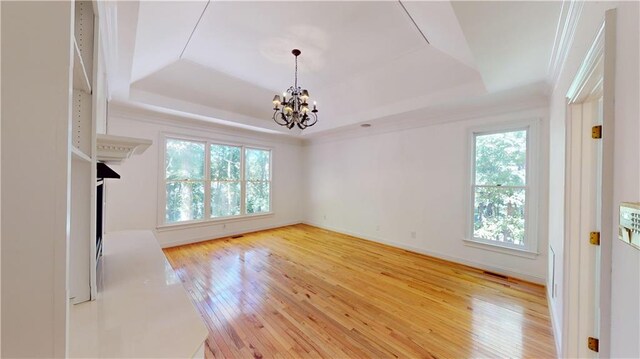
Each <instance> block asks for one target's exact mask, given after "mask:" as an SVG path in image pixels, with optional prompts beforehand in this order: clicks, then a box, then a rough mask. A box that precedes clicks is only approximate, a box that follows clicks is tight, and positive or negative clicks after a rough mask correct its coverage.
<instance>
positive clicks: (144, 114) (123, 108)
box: [108, 101, 302, 145]
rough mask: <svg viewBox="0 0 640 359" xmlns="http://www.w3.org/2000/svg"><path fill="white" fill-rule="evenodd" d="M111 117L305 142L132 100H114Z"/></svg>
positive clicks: (256, 137) (250, 137) (270, 139)
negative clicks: (168, 110) (169, 110)
mask: <svg viewBox="0 0 640 359" xmlns="http://www.w3.org/2000/svg"><path fill="white" fill-rule="evenodd" d="M108 106H109V117H110V118H111V117H119V118H124V119H127V120H133V121H139V122H146V123H152V124H156V125H167V126H172V127H177V128H183V129H186V130H205V131H210V132H215V133H219V134H222V135H226V136H233V137H237V138H242V139H249V140H262V141H269V142H277V143H286V144H292V145H301V144H302V139H301V138H299V137H292V136H288V135H286V134H280V133H268V132H260V131H259V130H256V129H250V128H239V127H237V126H227V125H223V124H217V123H212V122H210V120H209V119H208V118H206V116H199V115H195V114H190V113H170V112H167V111H165V109H162V108H156V107H155V106H150V105H146V104H139V103H135V102H131V101H110V102H109V103H108Z"/></svg>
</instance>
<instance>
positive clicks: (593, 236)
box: [589, 232, 600, 246]
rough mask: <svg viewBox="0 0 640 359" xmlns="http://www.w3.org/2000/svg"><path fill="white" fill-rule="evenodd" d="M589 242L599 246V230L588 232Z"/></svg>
mask: <svg viewBox="0 0 640 359" xmlns="http://www.w3.org/2000/svg"><path fill="white" fill-rule="evenodd" d="M589 243H591V244H593V245H594V246H599V245H600V232H591V233H590V234H589Z"/></svg>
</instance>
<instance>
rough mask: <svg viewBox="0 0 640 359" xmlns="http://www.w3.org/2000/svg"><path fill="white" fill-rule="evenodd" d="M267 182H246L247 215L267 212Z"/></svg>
mask: <svg viewBox="0 0 640 359" xmlns="http://www.w3.org/2000/svg"><path fill="white" fill-rule="evenodd" d="M269 187H270V183H269V182H247V202H246V203H247V213H260V212H269V190H270V188H269Z"/></svg>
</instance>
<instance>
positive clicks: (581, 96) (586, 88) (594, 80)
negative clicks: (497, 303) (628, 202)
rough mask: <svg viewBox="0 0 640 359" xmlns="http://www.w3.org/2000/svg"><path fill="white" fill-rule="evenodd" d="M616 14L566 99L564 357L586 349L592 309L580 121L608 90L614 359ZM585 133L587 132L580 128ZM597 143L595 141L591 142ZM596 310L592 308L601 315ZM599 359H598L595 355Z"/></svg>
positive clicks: (606, 324) (603, 245) (606, 224)
mask: <svg viewBox="0 0 640 359" xmlns="http://www.w3.org/2000/svg"><path fill="white" fill-rule="evenodd" d="M615 11H616V10H615V9H612V10H608V11H606V13H605V21H604V23H603V24H602V25H601V27H600V29H599V31H598V33H597V35H596V37H595V39H594V41H593V43H592V45H591V47H590V48H589V51H588V52H587V54H586V56H585V59H584V60H583V62H582V64H581V66H580V68H579V70H578V72H577V74H576V76H575V78H574V80H573V82H572V84H571V86H570V87H569V90H568V92H567V96H566V119H565V120H566V124H565V125H566V132H565V136H566V137H565V141H566V142H565V146H566V153H565V200H564V203H565V208H564V213H565V215H564V228H565V231H564V248H565V251H564V252H565V255H564V259H563V267H564V272H565V273H566V274H565V276H564V283H563V287H564V288H566V295H565V296H564V300H563V330H562V350H561V351H562V352H561V353H558V355H560V356H562V357H578V356H579V352H580V351H579V348H582V347H586V345H587V338H582V337H580V334H579V333H580V330H579V329H580V328H579V318H580V317H581V316H583V315H587V314H588V310H589V309H588V308H585V305H584V303H583V305H582V306H581V303H580V298H581V297H583V296H585V295H593V294H591V293H589V288H591V287H589V288H585V287H584V285H583V286H581V284H580V272H581V271H580V269H581V268H584V267H583V266H584V265H594V264H595V263H584V260H585V257H584V256H583V257H582V260H581V248H582V249H583V251H582V252H583V254H584V248H587V247H588V246H590V245H591V244H589V238H581V236H580V233H581V230H583V228H582V227H583V226H584V223H581V219H582V218H585V213H583V212H584V211H583V210H582V207H583V206H581V204H582V203H581V202H582V199H583V198H588V197H587V196H586V195H587V194H588V193H585V191H586V189H585V187H586V186H582V185H581V183H582V180H583V171H582V162H581V161H582V148H583V141H586V140H587V139H586V138H584V134H583V133H581V131H580V130H578V129H576V126H575V122H574V121H576V119H580V121H579V123H580V124H581V123H582V116H583V113H582V108H581V104H582V103H583V102H585V101H586V100H588V99H589V98H590V97H593V96H594V95H596V94H595V92H594V91H597V89H598V88H601V89H602V111H603V123H602V179H601V180H602V192H601V197H600V201H601V206H602V208H601V216H600V222H601V229H600V251H601V252H600V272H599V273H595V275H597V276H599V280H600V290H599V294H598V295H599V302H600V318H599V321H598V323H599V328H598V329H599V346H600V350H599V355H601V356H602V357H608V353H609V344H610V323H611V243H612V241H613V240H614V238H615V233H614V232H615V231H614V218H613V214H614V213H615V212H614V208H613V148H614V147H613V144H614V143H613V141H614V89H615V82H614V81H615V52H616V48H615V40H616V12H615ZM580 127H581V126H580ZM589 140H591V139H589ZM595 309H596V308H591V310H593V311H594V312H595ZM594 355H598V354H595V353H594Z"/></svg>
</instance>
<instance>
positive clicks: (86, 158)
mask: <svg viewBox="0 0 640 359" xmlns="http://www.w3.org/2000/svg"><path fill="white" fill-rule="evenodd" d="M71 154H72V155H73V157H74V158H76V159H79V160H82V161H87V162H91V157H89V156H88V155H87V154H85V153H84V152H82V150H80V149H79V148H77V147H75V146H71Z"/></svg>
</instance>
